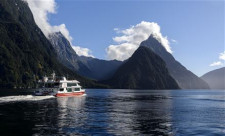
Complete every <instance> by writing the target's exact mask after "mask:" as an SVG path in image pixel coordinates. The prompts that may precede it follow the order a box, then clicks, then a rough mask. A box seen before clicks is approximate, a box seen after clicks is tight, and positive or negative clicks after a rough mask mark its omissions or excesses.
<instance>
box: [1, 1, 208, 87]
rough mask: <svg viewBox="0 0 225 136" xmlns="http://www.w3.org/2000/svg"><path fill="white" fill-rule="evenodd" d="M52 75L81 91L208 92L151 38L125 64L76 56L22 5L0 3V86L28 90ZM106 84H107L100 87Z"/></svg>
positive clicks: (197, 79) (201, 83)
mask: <svg viewBox="0 0 225 136" xmlns="http://www.w3.org/2000/svg"><path fill="white" fill-rule="evenodd" d="M53 71H55V72H56V74H57V75H64V76H66V75H69V77H70V78H76V79H77V80H79V81H80V82H81V84H82V86H84V87H89V88H93V87H94V88H96V87H98V88H99V87H108V85H109V86H110V87H111V88H130V89H178V88H183V89H207V88H209V86H208V84H207V83H206V82H205V81H203V80H202V79H200V78H199V77H197V76H196V75H194V74H193V73H192V72H190V71H188V70H187V69H186V68H185V67H184V66H182V65H181V64H180V63H179V62H178V61H176V60H175V59H174V58H173V56H172V55H171V54H170V53H168V52H167V51H166V50H165V48H164V47H163V46H162V44H161V43H160V42H159V41H158V40H157V39H156V38H155V37H154V35H151V36H150V37H149V38H148V39H147V40H146V41H143V42H142V43H141V45H140V47H139V48H138V49H137V51H136V52H135V53H134V54H133V55H132V57H131V58H129V59H128V60H126V61H123V62H121V61H117V60H111V61H107V60H100V59H97V58H92V57H85V56H78V55H77V54H76V52H75V51H74V50H73V48H72V46H71V45H70V42H69V41H68V40H67V39H66V38H65V37H64V36H63V35H62V33H60V32H57V33H52V34H51V35H50V36H49V37H48V39H47V38H46V37H45V36H44V34H43V33H42V31H41V30H40V28H38V26H37V25H36V23H35V21H34V19H33V15H32V13H31V11H30V9H29V7H28V4H27V3H26V2H24V1H22V0H1V1H0V75H1V76H0V87H6V88H11V87H30V86H33V85H34V84H35V80H38V79H40V78H41V77H42V76H43V75H46V74H50V73H52V72H53ZM102 83H105V84H106V85H102Z"/></svg>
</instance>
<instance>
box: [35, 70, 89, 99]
mask: <svg viewBox="0 0 225 136" xmlns="http://www.w3.org/2000/svg"><path fill="white" fill-rule="evenodd" d="M38 85H39V87H38V89H36V90H35V91H34V95H53V96H56V97H62V96H78V95H84V94H85V90H84V89H82V87H81V86H80V85H79V81H77V80H67V79H66V77H56V76H55V73H53V74H52V76H51V77H46V76H45V77H43V79H42V80H39V81H38Z"/></svg>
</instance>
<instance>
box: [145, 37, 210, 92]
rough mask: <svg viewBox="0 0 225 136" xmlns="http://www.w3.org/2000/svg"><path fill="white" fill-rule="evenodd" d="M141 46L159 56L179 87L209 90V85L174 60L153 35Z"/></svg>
mask: <svg viewBox="0 0 225 136" xmlns="http://www.w3.org/2000/svg"><path fill="white" fill-rule="evenodd" d="M141 46H145V47H148V48H149V49H151V50H152V51H153V52H155V53H156V54H158V55H159V56H160V57H161V58H162V59H163V60H164V61H165V62H166V65H167V68H168V70H169V73H170V74H171V76H172V77H173V78H174V79H175V80H176V81H177V83H178V85H179V86H180V87H181V88H183V89H208V88H209V86H208V84H207V83H206V82H205V81H203V80H202V79H201V78H199V77H198V76H196V75H195V74H193V73H192V72H191V71H189V70H187V69H186V68H185V67H184V66H183V65H182V64H180V63H179V62H178V61H176V60H175V59H174V57H173V56H172V55H171V54H170V53H168V52H167V51H166V49H165V48H164V47H163V45H162V44H161V43H160V42H159V41H158V40H157V39H156V38H155V37H154V35H151V36H150V37H149V38H148V39H147V40H146V41H143V42H142V43H141Z"/></svg>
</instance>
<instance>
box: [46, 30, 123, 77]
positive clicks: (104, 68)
mask: <svg viewBox="0 0 225 136" xmlns="http://www.w3.org/2000/svg"><path fill="white" fill-rule="evenodd" d="M50 42H51V43H52V45H53V47H54V49H55V51H56V53H57V56H58V59H59V61H60V62H61V63H62V64H64V65H65V66H67V67H68V68H70V69H71V70H73V71H75V72H77V73H78V74H80V75H82V76H85V77H88V78H90V79H94V80H104V79H107V78H109V77H110V76H112V75H113V74H114V72H115V71H116V69H117V68H118V67H119V66H120V65H121V64H122V62H121V61H117V60H111V61H106V60H100V59H97V58H92V57H85V56H78V55H77V54H76V52H75V51H74V49H73V48H72V47H71V45H70V42H69V41H68V40H67V39H66V38H65V37H64V36H63V35H62V33H60V32H58V33H53V34H51V35H50Z"/></svg>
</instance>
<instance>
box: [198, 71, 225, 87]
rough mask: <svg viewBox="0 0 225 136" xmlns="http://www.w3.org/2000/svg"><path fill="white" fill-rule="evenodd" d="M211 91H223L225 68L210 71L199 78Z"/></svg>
mask: <svg viewBox="0 0 225 136" xmlns="http://www.w3.org/2000/svg"><path fill="white" fill-rule="evenodd" d="M201 78H202V79H203V80H205V81H206V82H207V83H208V84H209V87H210V88H211V89H225V67H223V68H220V69H216V70H213V71H210V72H208V73H206V74H204V75H203V76H202V77H201Z"/></svg>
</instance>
